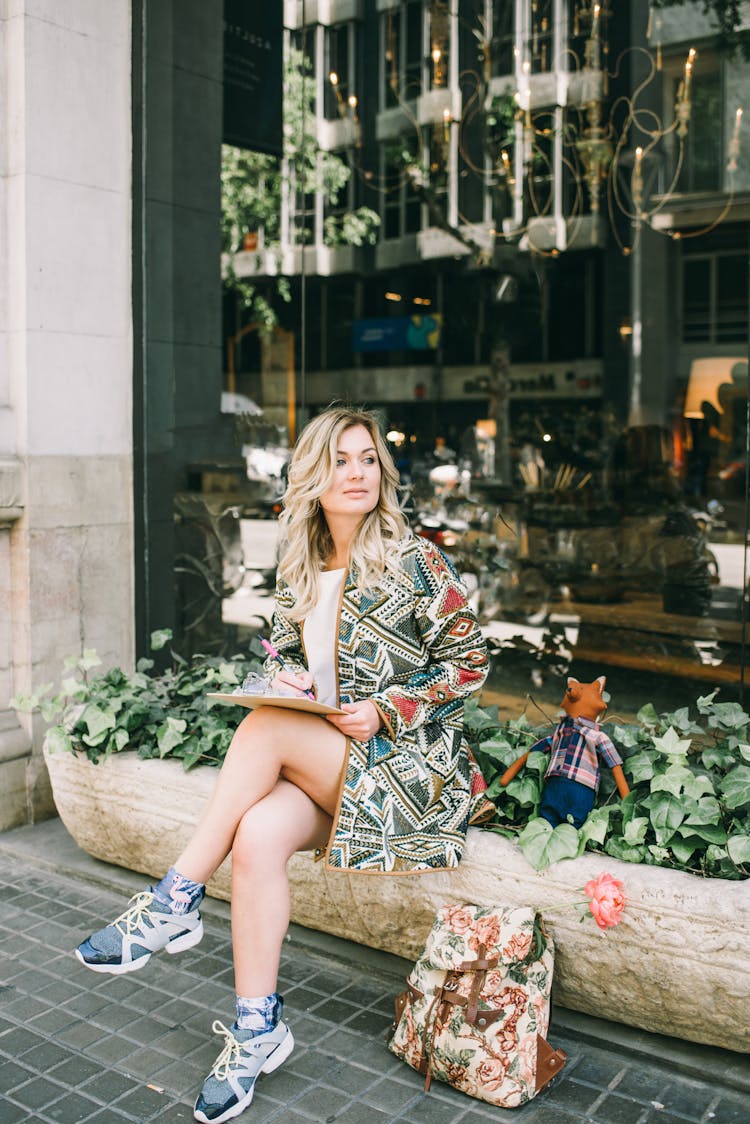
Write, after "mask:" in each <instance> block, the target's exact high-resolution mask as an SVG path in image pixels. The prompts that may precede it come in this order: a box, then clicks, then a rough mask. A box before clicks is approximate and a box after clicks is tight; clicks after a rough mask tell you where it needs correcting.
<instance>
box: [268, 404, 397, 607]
mask: <svg viewBox="0 0 750 1124" xmlns="http://www.w3.org/2000/svg"><path fill="white" fill-rule="evenodd" d="M356 425H361V426H364V428H365V429H366V430H367V431H368V433H369V434H370V436H371V437H372V443H373V445H374V446H375V450H376V452H377V457H378V460H379V462H380V496H379V497H378V502H377V504H376V506H375V507H374V508H373V510H372V511H371V512H369V513H368V514H367V515H366V516H365V517H364V519H363V520H362V522H361V524H360V526H359V527H358V529H357V532H356V534H355V536H354V539H353V541H352V544H351V554H350V559H349V562H350V565H354V566H356V569H357V584H358V586H359V588H360V589H362V590H365V589H368V588H372V587H373V586H376V585H377V584H378V583H379V582H381V581H382V579H383V577H384V575H385V573H386V570H390V571H395V570H397V569H398V561H397V555H398V551H397V544H398V543H399V542H400V541H401V539H403V538H404V536H405V535H406V533H407V527H406V522H405V520H404V517H403V515H402V514H401V509H400V508H399V504H398V491H397V489H398V482H399V476H398V470H397V469H396V466H395V464H394V463H393V458H392V457H391V454H390V451H389V449H388V446H387V445H386V442H385V440H384V438H383V435H382V433H381V431H380V426H379V424H378V421H377V418H376V417H375V415H374V414H373V413H371V412H370V411H369V410H363V409H353V408H350V407H347V406H334V407H331V408H329V409H328V410H326V411H325V412H324V413H322V414H320V415H319V416H318V417H317V418H314V419H313V420H312V421H311V422H309V423H308V424H307V425H306V426H305V428H304V429H303V431H302V433H301V434H300V436H299V440H298V441H297V444H296V445H295V448H294V453H293V454H292V459H291V461H290V462H289V484H288V487H287V490H286V492H285V493H284V500H283V504H284V510H283V511H282V513H281V516H280V518H279V527H280V547H279V554H280V561H279V568H278V574H279V577H280V578H282V579H283V581H284V582H286V584H287V585H288V586H289V588H290V589H291V591H292V593H293V594H294V596H295V598H296V604H295V606H294V609H292V610H290V611H289V613H288V615H289V616H290V617H291V618H292V619H294V620H303V619H304V618H305V617H306V616H307V615H308V613H309V612H310V610H311V609H312V607H313V606H314V605H315V604H316V602H317V600H318V585H319V574H320V571H321V570H322V569H323V567H324V565H325V563H326V560H327V559H328V558H329V556H330V554H331V551H332V550H333V539H332V538H331V533H330V531H329V530H328V524H327V523H326V520H325V516H324V514H323V510H322V508H321V506H320V497H321V496H322V495H324V494H325V493H326V492H327V491H328V489H329V488H330V486H331V483H332V482H333V477H334V473H335V471H336V454H337V451H338V447H339V439H340V437H341V434H342V433H343V432H344V431H345V430H347V429H351V428H352V427H353V426H356Z"/></svg>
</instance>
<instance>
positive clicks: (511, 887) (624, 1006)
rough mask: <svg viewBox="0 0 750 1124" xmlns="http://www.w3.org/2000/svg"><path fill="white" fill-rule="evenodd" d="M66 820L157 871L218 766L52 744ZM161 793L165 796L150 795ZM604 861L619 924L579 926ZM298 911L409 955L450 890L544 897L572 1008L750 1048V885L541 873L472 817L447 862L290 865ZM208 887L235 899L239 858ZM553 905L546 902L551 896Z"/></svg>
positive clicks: (305, 919)
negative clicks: (368, 870)
mask: <svg viewBox="0 0 750 1124" xmlns="http://www.w3.org/2000/svg"><path fill="white" fill-rule="evenodd" d="M46 760H47V764H48V767H49V771H50V776H51V778H52V785H53V791H54V795H55V802H56V804H57V807H58V811H59V812H60V816H61V818H62V820H63V823H64V824H65V826H66V828H67V829H68V831H69V832H70V834H71V835H72V836H73V838H74V839H75V841H76V842H77V843H78V844H79V846H81V847H82V848H83V849H84V850H85V851H88V852H89V854H91V855H94V856H95V857H96V858H100V859H103V860H105V861H106V862H112V863H116V864H118V865H120V866H124V867H127V868H128V869H131V870H137V871H140V872H142V873H144V874H149V875H152V876H161V875H162V874H163V873H164V871H165V870H166V869H167V868H168V867H169V866H170V865H171V863H172V861H173V860H174V857H175V855H176V854H177V853H178V852H179V851H180V849H181V848H182V846H183V845H184V844H185V842H187V839H188V837H189V835H190V833H191V831H192V828H193V826H194V824H195V823H196V821H197V819H198V816H199V814H200V810H201V808H202V805H203V803H204V801H205V799H206V797H207V796H208V795H209V794H210V792H211V790H212V788H213V785H214V783H215V779H216V775H217V774H216V771H215V769H212V768H210V767H203V768H198V769H194V770H192V771H191V772H189V773H185V772H184V771H183V770H182V766H181V765H180V764H179V762H176V761H140V760H139V759H138V758H137V757H136V756H135V755H134V754H132V753H120V754H116V755H114V756H113V757H111V758H109V760H108V761H107V762H105V763H102V764H99V765H96V766H94V765H91V764H90V762H88V761H87V760H86V759H85V758H84V757H74V756H72V755H69V754H55V755H47V757H46ZM155 793H156V794H158V797H157V798H155V796H154V794H155ZM602 870H608V871H609V872H610V873H612V874H613V875H615V877H618V878H621V879H622V881H623V882H624V884H625V889H626V894H627V897H628V907H627V911H626V915H625V918H624V920H623V921H622V922H621V924H620V925H619V926H618V927H617V928H616V929H612V930H610V931H609V932H608V933H607V934H606V935H604V936H603V935H602V934H600V932H599V930H598V929H597V928H596V927H595V925H594V924H593V922H592V923H584V924H580V923H579V921H578V916H579V914H578V911H576V910H575V909H573V908H565V907H568V906H571V905H572V904H573V903H574V902H576V901H580V900H581V893H580V888H581V887H582V886H583V884H584V883H585V882H586V881H587V880H588V879H589V878H591V877H594V876H596V875H597V874H599V873H600V872H601V871H602ZM289 875H290V882H291V889H292V919H293V920H294V921H295V922H297V923H298V924H301V925H305V926H308V927H310V928H313V929H320V930H322V931H324V932H327V933H331V934H332V935H334V936H339V937H345V938H347V939H349V940H354V941H358V942H359V943H361V944H364V945H368V946H370V947H373V948H378V949H382V950H384V951H386V952H391V953H394V954H396V955H398V956H403V957H406V958H407V959H409V960H413V959H414V958H415V957H416V956H417V954H418V953H419V951H420V950H421V947H422V944H423V942H424V939H425V936H426V934H427V931H428V929H429V927H430V924H431V922H432V918H433V915H434V913H435V911H436V910H437V909H438V908H439V906H441V905H442V904H444V903H446V902H452V903H460V902H464V901H466V902H487V903H498V904H503V905H515V904H525V905H534V906H537V907H538V908H539V909H540V910H541V911H542V913H543V914H544V915H545V922H546V924H547V926H548V928H549V930H550V931H551V933H552V935H553V937H554V940H555V944H556V948H557V957H556V964H555V1000H556V1002H558V1003H559V1004H561V1005H562V1006H564V1007H569V1008H571V1009H572V1010H577V1011H583V1012H586V1013H588V1014H592V1015H596V1016H598V1017H601V1018H605V1019H610V1020H613V1021H616V1022H623V1023H626V1024H628V1025H630V1026H636V1027H641V1028H642V1029H644V1030H649V1031H656V1032H659V1033H662V1034H668V1035H670V1036H675V1037H679V1038H685V1039H688V1040H690V1041H693V1042H702V1043H706V1044H709V1045H716V1046H722V1047H724V1048H725V1049H730V1050H739V1051H743V1052H750V1025H748V1023H749V1017H750V1011H749V1010H748V1003H747V997H748V995H749V994H750V957H749V956H748V951H749V949H748V944H749V938H748V934H749V933H750V893H749V892H748V891H750V884H748V883H747V882H727V881H723V880H721V879H700V878H696V877H693V876H692V875H689V874H685V873H682V872H678V871H670V870H666V869H664V868H660V867H651V866H645V865H638V864H629V863H621V862H618V861H617V860H615V859H608V858H604V857H602V856H599V855H593V854H588V855H583V856H582V857H581V858H579V859H576V860H574V861H572V862H562V863H558V864H556V865H555V866H554V867H552V868H550V869H548V870H546V871H543V872H541V873H538V872H536V871H534V870H533V869H532V868H531V867H530V866H529V865H528V863H527V862H526V860H525V859H524V858H523V856H522V855H521V853H520V852H519V851H518V849H517V848H516V847H515V846H514V845H513V844H512V843H510V842H508V841H507V840H504V839H502V838H500V837H499V836H496V835H493V834H492V833H491V832H486V831H480V830H476V829H472V830H471V831H470V832H469V839H468V843H467V849H466V855H465V858H464V861H463V862H462V863H461V865H460V867H459V868H458V869H457V870H455V871H452V872H450V873H436V874H421V875H413V876H410V877H409V876H402V877H399V876H390V877H389V876H381V877H374V876H367V875H362V874H359V875H357V874H346V873H343V872H335V871H327V870H325V868H324V867H323V865H322V863H314V862H313V860H312V857H311V855H309V854H299V855H296V856H294V858H293V859H292V861H291V862H290V864H289ZM209 892H210V893H212V894H213V895H215V896H216V897H219V898H223V899H225V900H228V899H229V896H230V863H229V860H227V862H225V863H223V864H222V866H221V867H220V868H219V870H218V871H217V874H216V875H215V877H214V878H213V879H212V881H211V882H210V883H209ZM558 906H563V907H564V908H555V911H554V912H549V913H546V912H545V911H549V910H550V907H558Z"/></svg>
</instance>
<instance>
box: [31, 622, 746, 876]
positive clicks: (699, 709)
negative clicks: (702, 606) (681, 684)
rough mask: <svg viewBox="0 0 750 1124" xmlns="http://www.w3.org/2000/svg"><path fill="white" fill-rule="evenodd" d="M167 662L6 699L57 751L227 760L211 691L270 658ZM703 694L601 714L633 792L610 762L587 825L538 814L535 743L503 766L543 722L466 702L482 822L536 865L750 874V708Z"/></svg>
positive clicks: (539, 763)
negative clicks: (512, 771)
mask: <svg viewBox="0 0 750 1124" xmlns="http://www.w3.org/2000/svg"><path fill="white" fill-rule="evenodd" d="M170 640H171V633H170V632H169V630H168V629H161V630H159V631H158V632H155V633H153V634H152V648H153V649H154V651H159V650H160V649H164V648H166V646H167V645H168V644H169V641H170ZM169 650H170V652H171V665H170V666H169V667H168V668H167V669H166V670H163V671H157V670H156V669H155V663H154V660H151V659H141V660H139V661H138V664H137V665H136V669H135V671H134V672H132V673H131V674H127V673H126V672H124V671H122V670H121V669H120V668H117V667H115V668H111V669H110V670H109V671H104V672H100V673H97V671H96V669H97V668H98V667H100V666H101V660H100V659H99V657H98V656H97V655H96V653H95V652H94V651H92V650H90V649H88V650H86V651H85V652H84V653H83V656H81V657H72V658H70V659H68V660H67V661H66V663H65V672H64V675H63V679H62V683H61V684H60V689H59V690H58V691H57V692H56V693H52V684H47V685H45V686H44V687H41V688H40V689H39V690H38V691H36V692H35V693H34V694H33V695H30V696H20V695H19V696H16V697H15V698H13V699H11V702H10V705H11V706H13V707H15V708H16V709H17V710H21V711H32V710H36V709H38V710H39V711H40V712H41V715H42V717H43V718H44V719H45V721H47V722H50V723H52V725H51V726H50V729H49V730H48V732H47V739H46V746H47V750H48V751H49V752H51V753H61V752H65V753H84V754H85V755H86V756H87V757H88V759H89V760H90V761H92V762H93V763H94V764H96V763H98V762H101V761H104V760H106V759H107V758H108V757H109V756H110V755H111V754H112V753H118V752H121V751H123V750H133V751H135V752H136V753H137V754H138V756H139V757H141V758H165V757H169V758H175V759H177V760H179V761H181V762H182V764H183V767H184V768H185V769H191V768H193V766H195V765H199V764H201V765H220V764H221V762H222V761H223V760H224V756H225V754H226V752H227V749H228V748H229V743H230V741H231V740H232V735H233V733H234V731H235V730H236V728H237V724H238V721H239V714H238V711H237V708H236V707H233V706H227V705H225V704H223V703H220V702H217V701H216V700H214V699H210V698H208V693H209V692H211V691H213V692H221V693H228V692H231V691H233V690H234V688H235V687H237V686H238V685H239V684H240V683H241V682H242V681H243V679H244V678H245V676H246V675H247V674H248V673H249V672H250V671H255V672H260V670H261V664H262V659H263V657H264V654H263V651H262V649H261V647H260V643H259V641H257V640H253V641H252V642H251V645H250V655H249V657H247V656H243V657H240V656H235V657H233V658H231V659H221V658H220V657H213V656H205V655H196V656H194V657H193V658H192V659H191V660H189V661H187V660H185V659H183V658H182V657H181V656H179V655H178V654H177V653H176V652H174V651H173V650H172V649H171V648H170V649H169ZM716 696H717V692H713V693H712V694H710V695H706V696H703V697H701V698H698V699H697V700H696V703H695V707H694V710H695V715H692V714H691V713H690V710H689V708H687V707H684V708H682V709H680V710H676V711H674V712H668V713H663V714H657V713H656V710H655V709H654V707H653V706H652V705H651V704H648V705H647V706H644V707H643V708H642V709H641V710H640V711H639V712H638V715H637V719H636V721H635V722H632V723H619V722H612V723H611V724H610V723H607V724H606V727H607V732H608V733H609V735H610V737H611V738H612V741H613V742H614V743H615V745H616V746H617V748H618V750H619V752H620V755H621V756H622V758H623V761H624V764H623V768H624V771H625V774H626V776H627V778H628V782H629V784H630V788H631V792H630V795H629V796H628V797H627V798H626V799H625V800H620V799H619V797H618V796H617V791H616V788H615V785H614V782H613V780H612V777H611V773H610V771H609V770H608V769H604V770H603V772H602V780H601V786H600V790H599V799H598V806H597V807H596V808H595V809H594V810H593V811H592V812H591V814H590V815H589V817H588V819H587V820H586V822H585V824H584V825H583V827H582V828H581V829H580V830H578V829H576V828H575V827H573V825H572V824H570V823H567V824H561V825H560V826H558V827H555V828H552V827H551V826H550V824H548V823H547V821H546V820H544V819H541V817H539V816H538V815H537V809H538V807H539V801H540V795H541V789H542V782H543V778H544V772H545V769H546V765H547V761H548V758H547V755H546V754H543V753H539V752H535V753H531V754H530V755H529V758H528V761H527V763H526V765H525V767H524V768H523V769H522V770H521V772H520V773H519V774H518V775H517V776H516V777H515V778H514V779H513V780H512V781H511V783H510V784H509V785H508V786H507V787H506V788H502V787H501V786H500V777H501V776H502V774H503V772H504V771H505V769H506V768H507V766H508V765H510V764H511V762H512V761H514V760H515V759H516V758H517V757H519V756H520V755H521V754H522V753H524V752H525V751H526V750H527V749H528V747H529V746H530V745H532V744H533V743H534V742H535V741H536V740H537V739H538V738H539V737H540V736H542V735H543V734H544V733H546V732H548V728H545V729H539V728H535V727H534V726H532V724H531V723H530V721H529V719H528V718H527V717H526V716H525V715H522V716H521V717H520V718H514V719H511V720H509V721H502V722H501V721H500V720H499V719H498V716H497V708H482V707H480V706H479V705H478V703H477V702H476V701H474V700H472V701H470V702H469V703H467V705H466V710H465V720H466V731H467V736H468V738H469V741H470V743H471V746H472V749H473V752H474V754H475V756H476V758H477V760H478V762H479V764H480V766H481V768H482V772H483V773H484V775H485V777H486V779H487V782H488V784H489V796H490V797H491V799H493V800H494V802H495V804H496V806H497V815H496V817H495V819H494V820H493V821H492V822H491V823H490V824H488V825H485V827H486V828H487V829H488V830H491V831H495V832H497V833H498V834H501V835H504V836H507V837H510V838H512V839H515V840H516V841H517V842H518V845H519V847H520V848H521V851H522V852H523V854H524V855H525V857H526V858H527V859H528V861H529V862H530V863H531V865H532V866H533V867H535V868H536V869H537V870H541V869H543V868H544V867H546V866H549V864H550V863H553V862H558V861H559V860H561V859H567V858H575V857H576V856H577V855H580V854H581V853H582V852H583V851H585V850H593V851H597V852H600V853H604V854H606V855H611V856H613V857H614V858H617V859H622V860H624V861H625V862H635V863H647V864H650V865H657V866H666V867H672V868H675V869H678V870H685V871H689V872H691V873H694V874H699V875H704V876H708V877H713V878H729V879H741V878H747V877H748V875H750V715H748V714H747V713H746V712H745V711H744V710H743V709H742V707H741V706H739V705H738V704H737V703H722V702H718V701H717V697H716Z"/></svg>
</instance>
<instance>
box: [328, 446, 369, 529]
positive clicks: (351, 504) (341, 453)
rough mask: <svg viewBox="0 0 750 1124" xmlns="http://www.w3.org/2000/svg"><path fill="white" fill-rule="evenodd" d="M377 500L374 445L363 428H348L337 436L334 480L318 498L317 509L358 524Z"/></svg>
mask: <svg viewBox="0 0 750 1124" xmlns="http://www.w3.org/2000/svg"><path fill="white" fill-rule="evenodd" d="M379 498H380V461H379V460H378V453H377V449H376V448H375V442H374V441H373V439H372V436H371V434H370V433H369V431H368V430H367V429H365V427H364V426H363V425H353V426H350V427H349V429H345V430H344V431H343V433H342V434H341V435H340V437H339V440H338V447H337V452H336V463H335V469H334V474H333V480H332V481H331V483H330V485H329V487H328V490H327V491H326V492H324V493H323V495H322V496H321V497H320V506H321V508H322V509H323V512H324V513H325V515H326V517H330V516H339V517H340V516H347V515H348V516H355V517H356V521H357V522H359V521H360V520H361V519H363V518H364V516H365V515H368V514H369V513H370V512H371V511H373V510H374V508H376V507H377V505H378V500H379Z"/></svg>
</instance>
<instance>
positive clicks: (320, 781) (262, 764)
mask: <svg viewBox="0 0 750 1124" xmlns="http://www.w3.org/2000/svg"><path fill="white" fill-rule="evenodd" d="M345 754H346V738H345V737H344V735H343V734H341V733H339V731H338V730H336V729H335V728H334V727H333V726H331V725H330V724H329V723H328V722H326V721H325V719H323V718H320V717H318V716H317V715H312V714H305V713H304V712H297V711H293V710H283V709H281V708H280V707H270V706H263V707H260V708H259V709H258V710H255V711H253V712H252V713H251V714H249V715H248V716H247V718H245V720H244V721H243V722H242V724H241V725H240V726H239V728H238V729H237V731H236V733H235V735H234V737H233V738H232V744H231V745H230V747H229V751H228V753H227V756H226V758H225V760H224V764H223V765H222V767H221V771H220V772H219V776H218V779H217V781H216V787H215V789H214V791H213V794H212V795H211V798H210V799H209V801H208V804H207V806H206V809H205V811H204V813H203V815H202V817H201V819H200V822H199V823H198V826H197V828H196V829H195V832H194V834H193V837H192V839H191V840H190V842H189V843H188V845H187V847H186V848H185V850H184V851H183V852H182V854H181V855H180V856H179V858H178V859H177V860H176V861H175V864H174V866H175V869H176V870H179V872H180V873H181V874H184V875H185V876H186V877H187V878H191V879H193V881H195V882H206V881H207V880H208V879H209V878H210V877H211V875H212V874H213V873H214V871H215V870H216V868H217V867H218V866H219V864H220V863H221V862H222V861H223V860H224V859H225V858H226V856H227V855H228V854H229V851H230V850H231V848H232V843H233V840H234V836H235V832H236V831H237V827H238V826H239V823H240V820H241V819H242V817H243V816H244V815H245V813H246V812H247V811H248V810H249V809H250V808H252V807H253V805H254V804H257V802H258V801H259V800H262V799H263V797H265V796H268V794H269V793H270V792H271V791H272V790H273V789H274V787H275V785H276V782H277V781H278V779H279V777H284V778H286V779H287V780H289V781H291V782H292V783H293V784H294V785H296V786H297V787H298V788H299V789H301V790H302V792H303V793H306V794H307V795H308V796H309V797H310V799H311V800H312V801H313V803H314V804H316V805H317V806H318V808H322V809H323V810H324V811H325V812H328V814H329V815H333V812H334V811H335V806H336V800H337V797H338V789H339V779H340V776H341V770H342V768H343V766H344V758H345Z"/></svg>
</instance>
